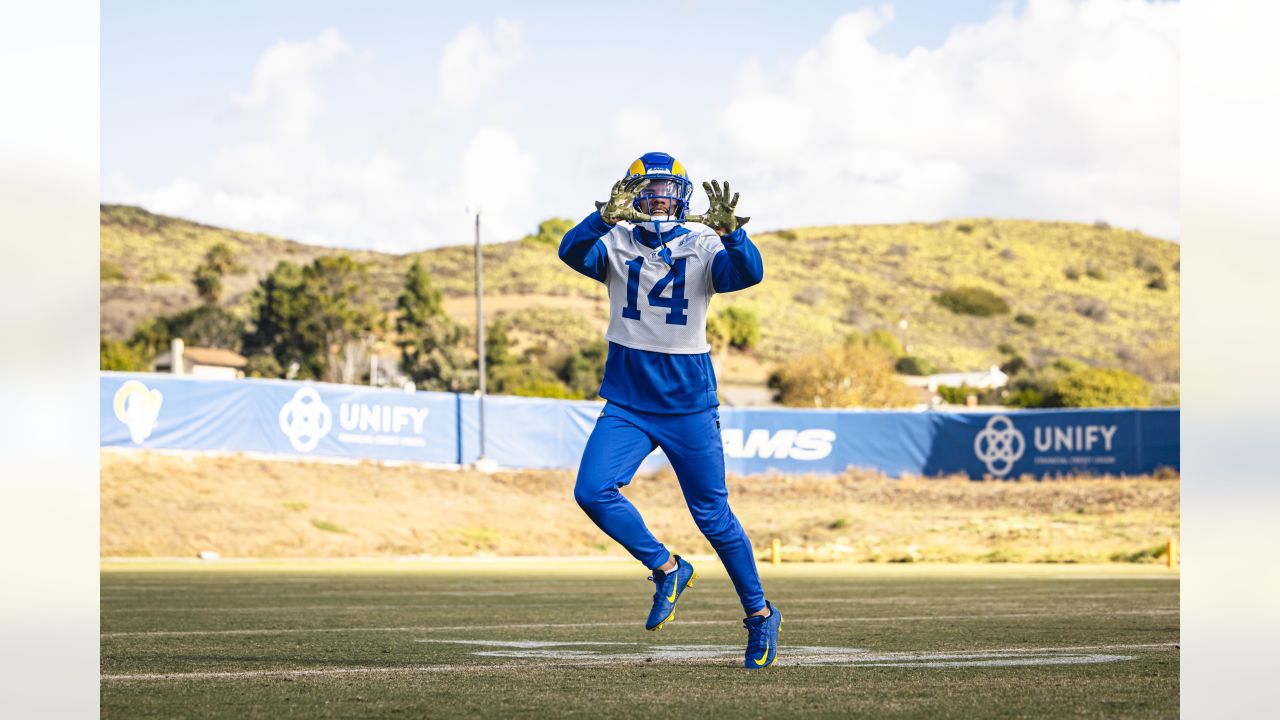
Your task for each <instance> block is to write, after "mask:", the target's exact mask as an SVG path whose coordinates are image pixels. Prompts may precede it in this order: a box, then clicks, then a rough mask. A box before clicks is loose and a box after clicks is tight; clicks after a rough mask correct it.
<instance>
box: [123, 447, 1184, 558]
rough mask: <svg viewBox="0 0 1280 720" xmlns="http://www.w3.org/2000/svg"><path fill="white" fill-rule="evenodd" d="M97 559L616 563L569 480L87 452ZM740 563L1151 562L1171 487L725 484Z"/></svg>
mask: <svg viewBox="0 0 1280 720" xmlns="http://www.w3.org/2000/svg"><path fill="white" fill-rule="evenodd" d="M101 461H102V475H101V481H102V501H101V502H102V536H101V547H102V555H103V556H107V557H125V556H142V557H174V556H178V557H182V556H193V555H195V554H196V553H198V552H200V551H203V550H213V551H216V552H218V553H220V554H221V555H222V556H223V557H353V556H405V555H433V556H456V555H476V554H494V555H540V556H581V555H624V554H625V553H624V551H623V550H622V549H621V548H619V547H618V546H617V545H615V544H614V543H613V542H612V541H611V540H609V538H608V537H606V536H605V535H604V534H603V533H601V532H600V531H599V530H598V529H597V528H596V527H595V526H594V525H592V524H591V522H590V521H589V520H588V519H587V517H586V516H585V515H583V513H582V512H581V510H579V509H578V507H577V505H576V504H575V503H574V501H573V481H574V473H572V472H570V471H506V472H499V473H496V474H494V475H484V474H480V473H475V472H471V471H466V470H460V471H454V470H433V469H428V468H422V467H416V466H401V467H386V466H381V465H375V464H371V463H362V464H355V465H343V464H327V463H315V462H288V461H264V460H256V459H249V458H244V457H238V456H222V457H211V456H175V455H161V454H154V453H146V452H103V453H102V454H101ZM624 492H625V494H626V495H627V497H628V498H630V499H631V501H632V502H633V503H635V505H636V506H637V507H638V508H639V509H640V511H641V512H642V513H643V514H644V516H645V519H646V521H647V523H648V524H649V527H650V528H651V529H652V530H653V531H654V534H655V535H657V536H658V537H659V538H660V539H661V540H663V542H665V543H666V544H667V545H668V546H669V547H671V548H672V549H673V550H675V551H676V552H687V553H691V554H697V553H710V552H711V548H710V546H709V545H708V544H707V542H706V540H705V539H703V537H702V535H701V534H700V533H699V532H698V530H697V527H696V526H695V525H694V523H693V521H692V519H691V518H690V517H689V514H688V512H687V510H686V509H685V506H684V502H683V500H682V498H681V496H680V491H679V486H678V483H677V481H676V479H675V477H674V475H672V474H671V473H670V471H664V472H660V473H657V474H656V475H647V476H641V477H638V478H636V480H635V481H634V482H633V483H632V484H631V485H630V486H629V487H628V488H627V489H625V490H624ZM729 492H730V502H731V504H732V506H733V508H734V511H735V513H736V514H737V515H738V517H739V519H740V520H741V521H742V524H743V525H744V526H745V527H746V528H747V531H748V533H749V534H750V535H751V538H752V540H753V542H754V543H755V544H756V549H757V553H761V552H766V551H767V548H768V546H769V544H770V541H771V540H773V539H774V538H777V539H779V540H780V541H781V543H782V545H783V556H784V559H786V560H826V559H840V560H866V561H884V562H892V561H899V562H901V561H972V560H981V561H989V562H1000V561H1033V562H1035V561H1040V562H1097V561H1108V560H1132V561H1154V560H1156V559H1157V558H1158V557H1159V548H1160V547H1162V546H1163V544H1164V543H1165V542H1167V541H1168V540H1169V538H1170V537H1176V536H1177V534H1178V527H1179V495H1178V492H1179V483H1178V480H1177V478H1163V479H1157V478H1151V477H1145V478H1078V479H1069V480H1057V481H1045V482H1035V481H1007V482H971V481H968V480H967V479H963V478H959V477H956V478H943V479H921V478H907V479H902V480H891V479H888V478H885V477H884V476H883V475H880V474H879V473H874V472H867V471H851V472H849V473H846V474H844V475H841V476H837V477H829V476H768V477H751V478H742V477H730V478H729Z"/></svg>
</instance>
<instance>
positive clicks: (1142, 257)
mask: <svg viewBox="0 0 1280 720" xmlns="http://www.w3.org/2000/svg"><path fill="white" fill-rule="evenodd" d="M101 228H102V235H101V238H102V240H101V242H102V244H101V262H102V286H101V287H102V289H101V317H102V329H103V332H104V334H105V335H106V336H107V337H110V338H122V337H124V336H126V335H127V334H128V333H129V332H131V330H132V328H133V327H134V326H135V325H136V324H137V323H138V322H139V321H141V320H142V319H144V318H146V317H149V316H152V315H156V314H169V313H173V312H176V311H177V310H181V309H184V308H186V307H190V306H194V305H196V304H197V302H198V300H197V298H196V295H195V291H194V289H193V288H192V286H191V283H190V281H189V278H190V277H191V273H192V271H193V270H194V269H195V267H196V266H197V265H198V264H199V263H200V261H201V259H202V258H203V256H204V254H205V253H206V252H207V251H208V250H209V248H210V247H212V246H213V245H214V244H216V243H218V242H222V243H225V244H226V245H228V246H229V247H231V249H232V250H233V251H234V252H235V253H236V255H237V259H238V260H239V261H240V262H241V263H242V264H243V265H244V266H245V272H243V273H241V274H239V275H235V276H232V277H229V278H227V279H226V281H225V292H224V296H223V297H224V299H223V302H224V304H225V305H227V306H228V307H230V308H232V309H233V310H234V311H236V312H238V313H245V314H247V310H248V307H247V300H248V293H249V291H251V290H252V288H253V287H254V285H255V284H256V282H257V281H258V279H259V278H261V277H262V276H263V275H265V273H266V272H267V271H268V270H270V269H271V268H272V267H274V266H275V264H276V263H277V262H278V261H280V260H290V261H293V262H297V263H306V262H310V261H311V260H312V259H314V258H315V257H318V256H320V255H325V254H335V253H340V252H350V254H351V255H352V256H353V257H354V258H356V259H357V260H360V261H363V262H366V263H368V265H369V271H370V278H371V281H372V282H373V284H374V286H375V289H376V291H377V293H378V296H379V298H380V299H381V301H382V302H383V305H384V307H386V308H387V309H390V308H391V307H392V306H393V305H394V302H395V297H396V294H397V293H398V292H399V290H400V286H401V283H402V280H403V276H404V273H405V271H406V270H407V268H408V266H409V264H410V263H411V262H412V261H413V259H415V258H421V259H422V261H423V263H424V265H425V266H426V268H427V269H428V271H429V272H430V273H431V276H432V280H433V282H434V283H435V285H436V287H438V288H440V289H441V290H442V291H443V292H444V294H445V296H446V303H447V305H448V307H449V310H450V312H451V314H454V315H455V317H456V318H457V319H458V320H460V321H462V322H472V323H473V322H474V315H473V312H474V310H473V309H472V307H471V306H470V305H469V304H468V301H467V299H468V298H469V297H470V295H471V294H472V293H473V282H474V275H473V272H474V271H473V249H472V248H471V247H469V246H456V247H446V248H439V249H435V250H428V251H425V252H422V253H413V254H406V255H390V254H385V253H375V252H367V251H343V250H339V249H333V248H321V247H316V246H310V245H304V244H301V243H297V242H293V241H290V240H284V239H280V238H276V237H271V236H268V235H261V234H256V233H246V232H237V231H233V230H226V229H222V228H216V227H211V226H207V225H201V224H197V223H193V222H189V221H186V220H181V219H177V218H170V217H164V216H160V215H155V214H152V213H149V212H147V211H145V210H142V209H140V208H136V207H128V206H119V205H103V206H102V208H101ZM753 237H754V239H755V240H756V242H757V244H758V245H759V246H760V250H761V252H762V253H763V255H764V258H765V281H764V283H763V284H762V285H760V286H758V287H756V288H752V289H751V290H748V291H746V292H743V293H738V294H735V295H727V296H724V297H722V298H719V299H718V300H717V301H716V306H718V307H720V308H723V307H725V306H727V305H730V304H733V305H739V306H742V307H746V308H749V309H751V310H754V311H755V312H756V313H757V314H758V316H759V317H760V321H761V327H762V331H763V332H762V339H761V343H760V346H759V348H758V350H757V351H756V357H757V358H758V359H759V360H761V361H764V362H770V361H774V360H777V359H780V358H782V357H785V356H787V355H790V354H792V353H796V352H803V351H808V350H811V349H815V348H817V347H820V346H822V345H825V344H828V343H831V342H835V341H837V340H839V339H840V338H842V337H844V336H845V335H846V334H848V333H849V332H851V331H853V330H860V331H862V332H864V333H869V332H871V331H874V330H879V329H883V330H889V331H891V332H893V333H894V334H896V335H898V336H899V337H900V338H901V339H902V340H903V341H904V344H907V345H909V346H911V348H910V350H911V354H914V355H917V356H921V357H923V358H925V359H927V360H929V361H931V362H933V363H934V364H936V365H937V366H939V367H940V368H942V369H944V370H972V369H982V368H985V367H987V366H990V365H992V364H997V363H999V362H1000V361H1001V358H1002V352H1001V349H1000V348H1001V347H1002V346H1004V347H1007V348H1013V349H1015V350H1017V351H1018V352H1019V353H1021V354H1022V355H1023V356H1025V357H1026V358H1027V359H1028V360H1030V361H1032V362H1033V363H1042V362H1049V361H1052V360H1053V359H1055V358H1059V357H1071V358H1077V359H1080V360H1083V361H1085V362H1088V363H1089V364H1093V365H1107V366H1119V367H1125V368H1128V369H1130V370H1133V371H1134V372H1137V373H1139V374H1141V375H1143V376H1145V377H1147V378H1148V379H1151V380H1154V381H1156V382H1170V381H1176V380H1177V374H1178V324H1179V269H1178V268H1179V265H1178V257H1179V247H1178V245H1177V244H1176V243H1172V242H1168V241H1165V240H1159V239H1156V238H1152V237H1148V236H1146V235H1142V234H1141V233H1137V232H1133V231H1127V230H1119V229H1114V228H1110V227H1108V226H1107V225H1106V224H1105V223H1095V224H1093V225H1085V224H1077V223H1058V222H1033V221H1023V220H988V219H961V220H953V221H948V222H940V223H933V224H921V223H909V224H899V225H858V226H836V227H810V228H797V229H793V230H784V231H776V232H760V233H759V234H755V235H753ZM551 240H558V238H554V239H550V238H546V237H544V238H541V239H539V238H538V237H537V236H536V235H531V236H529V237H526V238H524V239H522V240H516V241H511V242H505V243H496V244H491V245H487V246H485V248H484V253H485V258H484V261H485V287H486V300H485V302H486V307H487V308H490V309H491V310H492V312H494V313H498V314H507V315H510V316H511V317H512V319H513V323H514V324H515V325H516V330H517V331H524V332H527V333H533V334H547V335H550V334H552V333H557V332H563V329H564V328H573V329H574V331H575V332H580V333H584V334H588V333H589V332H590V329H591V328H592V327H595V328H598V327H600V326H602V325H603V323H604V322H605V321H606V319H607V318H606V316H605V314H604V313H605V312H607V310H606V306H605V305H604V304H603V302H602V301H603V298H604V297H605V294H604V288H603V286H601V285H599V284H598V283H595V282H593V281H591V280H588V279H587V278H585V277H582V276H581V275H578V274H577V273H575V272H573V271H571V270H569V269H568V268H566V267H564V266H563V265H562V264H561V263H560V261H559V259H558V258H557V257H556V252H555V246H554V243H553V242H552V241H551ZM1152 286H1155V287H1152ZM957 287H978V288H984V289H986V290H989V291H991V292H994V293H995V294H996V295H998V296H999V297H1000V298H1002V299H1003V300H1004V301H1005V302H1006V303H1007V304H1008V305H1009V306H1010V309H1009V311H1008V312H1007V313H1003V314H995V315H992V316H989V317H980V316H974V315H964V314H956V313H954V312H952V311H951V310H949V309H947V308H946V307H944V306H943V305H941V304H939V303H938V302H937V301H936V300H935V299H934V298H935V297H936V296H937V295H938V294H939V293H940V292H943V291H945V290H948V289H952V288H957ZM491 317H492V315H491ZM903 318H906V319H907V320H908V327H907V329H906V330H905V331H904V330H903V329H902V328H901V327H900V321H901V320H902V319H903ZM562 339H563V338H562Z"/></svg>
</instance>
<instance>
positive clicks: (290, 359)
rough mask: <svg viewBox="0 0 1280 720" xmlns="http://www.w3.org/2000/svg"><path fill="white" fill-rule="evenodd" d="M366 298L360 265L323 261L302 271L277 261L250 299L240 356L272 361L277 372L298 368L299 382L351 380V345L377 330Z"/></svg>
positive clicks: (346, 259) (340, 259)
mask: <svg viewBox="0 0 1280 720" xmlns="http://www.w3.org/2000/svg"><path fill="white" fill-rule="evenodd" d="M369 292H370V291H369V283H368V278H367V276H366V270H365V267H364V265H363V264H361V263H358V262H356V261H354V260H352V259H351V257H350V256H348V255H345V254H343V255H326V256H322V257H319V258H316V260H315V261H314V262H313V263H311V264H310V265H308V266H306V267H299V266H297V265H294V264H293V263H290V262H284V261H281V262H280V263H279V264H278V265H276V267H275V269H274V270H272V271H271V273H270V274H268V275H267V277H265V278H263V279H262V281H261V282H259V283H258V287H257V288H255V289H254V291H253V295H252V296H251V297H250V304H251V306H252V308H253V310H252V315H253V325H254V328H253V331H252V332H249V333H247V334H246V335H245V336H244V351H245V353H246V354H248V355H258V354H267V355H271V356H273V357H274V358H275V359H276V362H277V363H278V364H279V367H281V368H286V369H287V368H290V367H291V366H294V365H296V366H297V374H296V376H297V377H301V378H320V379H324V380H329V381H332V382H337V381H340V380H342V379H343V378H344V377H345V378H346V379H348V380H349V379H351V376H352V369H353V368H352V365H353V363H354V362H356V361H357V360H358V358H357V357H356V354H353V353H350V352H348V350H349V347H350V345H351V344H352V343H359V342H363V341H364V340H365V339H366V338H367V337H368V336H369V335H370V334H372V333H373V332H374V330H375V329H376V327H377V320H378V316H379V310H378V308H377V307H376V306H375V305H373V303H372V302H371V301H370V295H369ZM262 367H266V368H270V365H269V364H265V363H264V364H263V365H262ZM286 372H287V370H286Z"/></svg>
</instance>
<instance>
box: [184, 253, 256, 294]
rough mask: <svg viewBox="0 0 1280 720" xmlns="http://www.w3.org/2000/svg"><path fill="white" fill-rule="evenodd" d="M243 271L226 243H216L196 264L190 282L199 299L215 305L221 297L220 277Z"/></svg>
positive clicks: (242, 267) (243, 268)
mask: <svg viewBox="0 0 1280 720" xmlns="http://www.w3.org/2000/svg"><path fill="white" fill-rule="evenodd" d="M244 271H245V267H244V266H243V265H241V264H240V263H238V262H236V256H235V253H234V252H232V250H231V248H230V247H228V246H227V244H226V243H217V244H215V245H214V246H213V247H211V248H209V251H208V252H207V253H205V256H204V262H203V263H201V264H200V265H197V266H196V269H195V271H194V272H192V274H191V282H192V284H194V285H195V286H196V294H197V295H199V296H200V299H201V300H204V302H205V303H206V304H208V305H216V304H217V303H218V300H220V299H221V298H222V278H223V277H225V276H227V275H229V274H231V273H242V272H244Z"/></svg>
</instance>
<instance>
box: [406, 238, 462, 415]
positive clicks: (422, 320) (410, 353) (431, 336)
mask: <svg viewBox="0 0 1280 720" xmlns="http://www.w3.org/2000/svg"><path fill="white" fill-rule="evenodd" d="M396 308H397V310H399V316H398V317H397V318H396V333H397V334H398V335H399V336H400V339H399V341H398V344H399V346H400V364H401V367H402V368H403V369H404V372H405V374H406V375H408V376H409V377H410V378H411V379H412V380H413V382H414V384H415V385H417V386H418V387H420V388H422V389H424V390H441V391H450V392H463V391H466V390H469V389H470V388H471V387H472V386H474V384H475V381H476V376H477V373H476V372H475V371H474V370H472V369H471V367H470V363H467V362H466V361H465V359H464V358H463V357H462V353H461V352H460V351H459V349H458V343H459V341H460V340H461V339H462V331H461V329H459V328H458V327H457V326H456V325H454V323H453V321H451V320H450V319H449V317H448V316H447V315H445V314H444V303H443V301H442V299H441V295H440V291H439V290H436V289H435V288H434V287H433V286H432V284H431V278H430V277H428V276H427V272H426V270H425V269H423V267H422V262H421V261H415V262H414V263H413V265H411V266H410V267H409V271H408V272H407V273H406V274H405V281H404V290H403V291H402V292H401V293H400V297H399V298H398V299H397V300H396Z"/></svg>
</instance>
